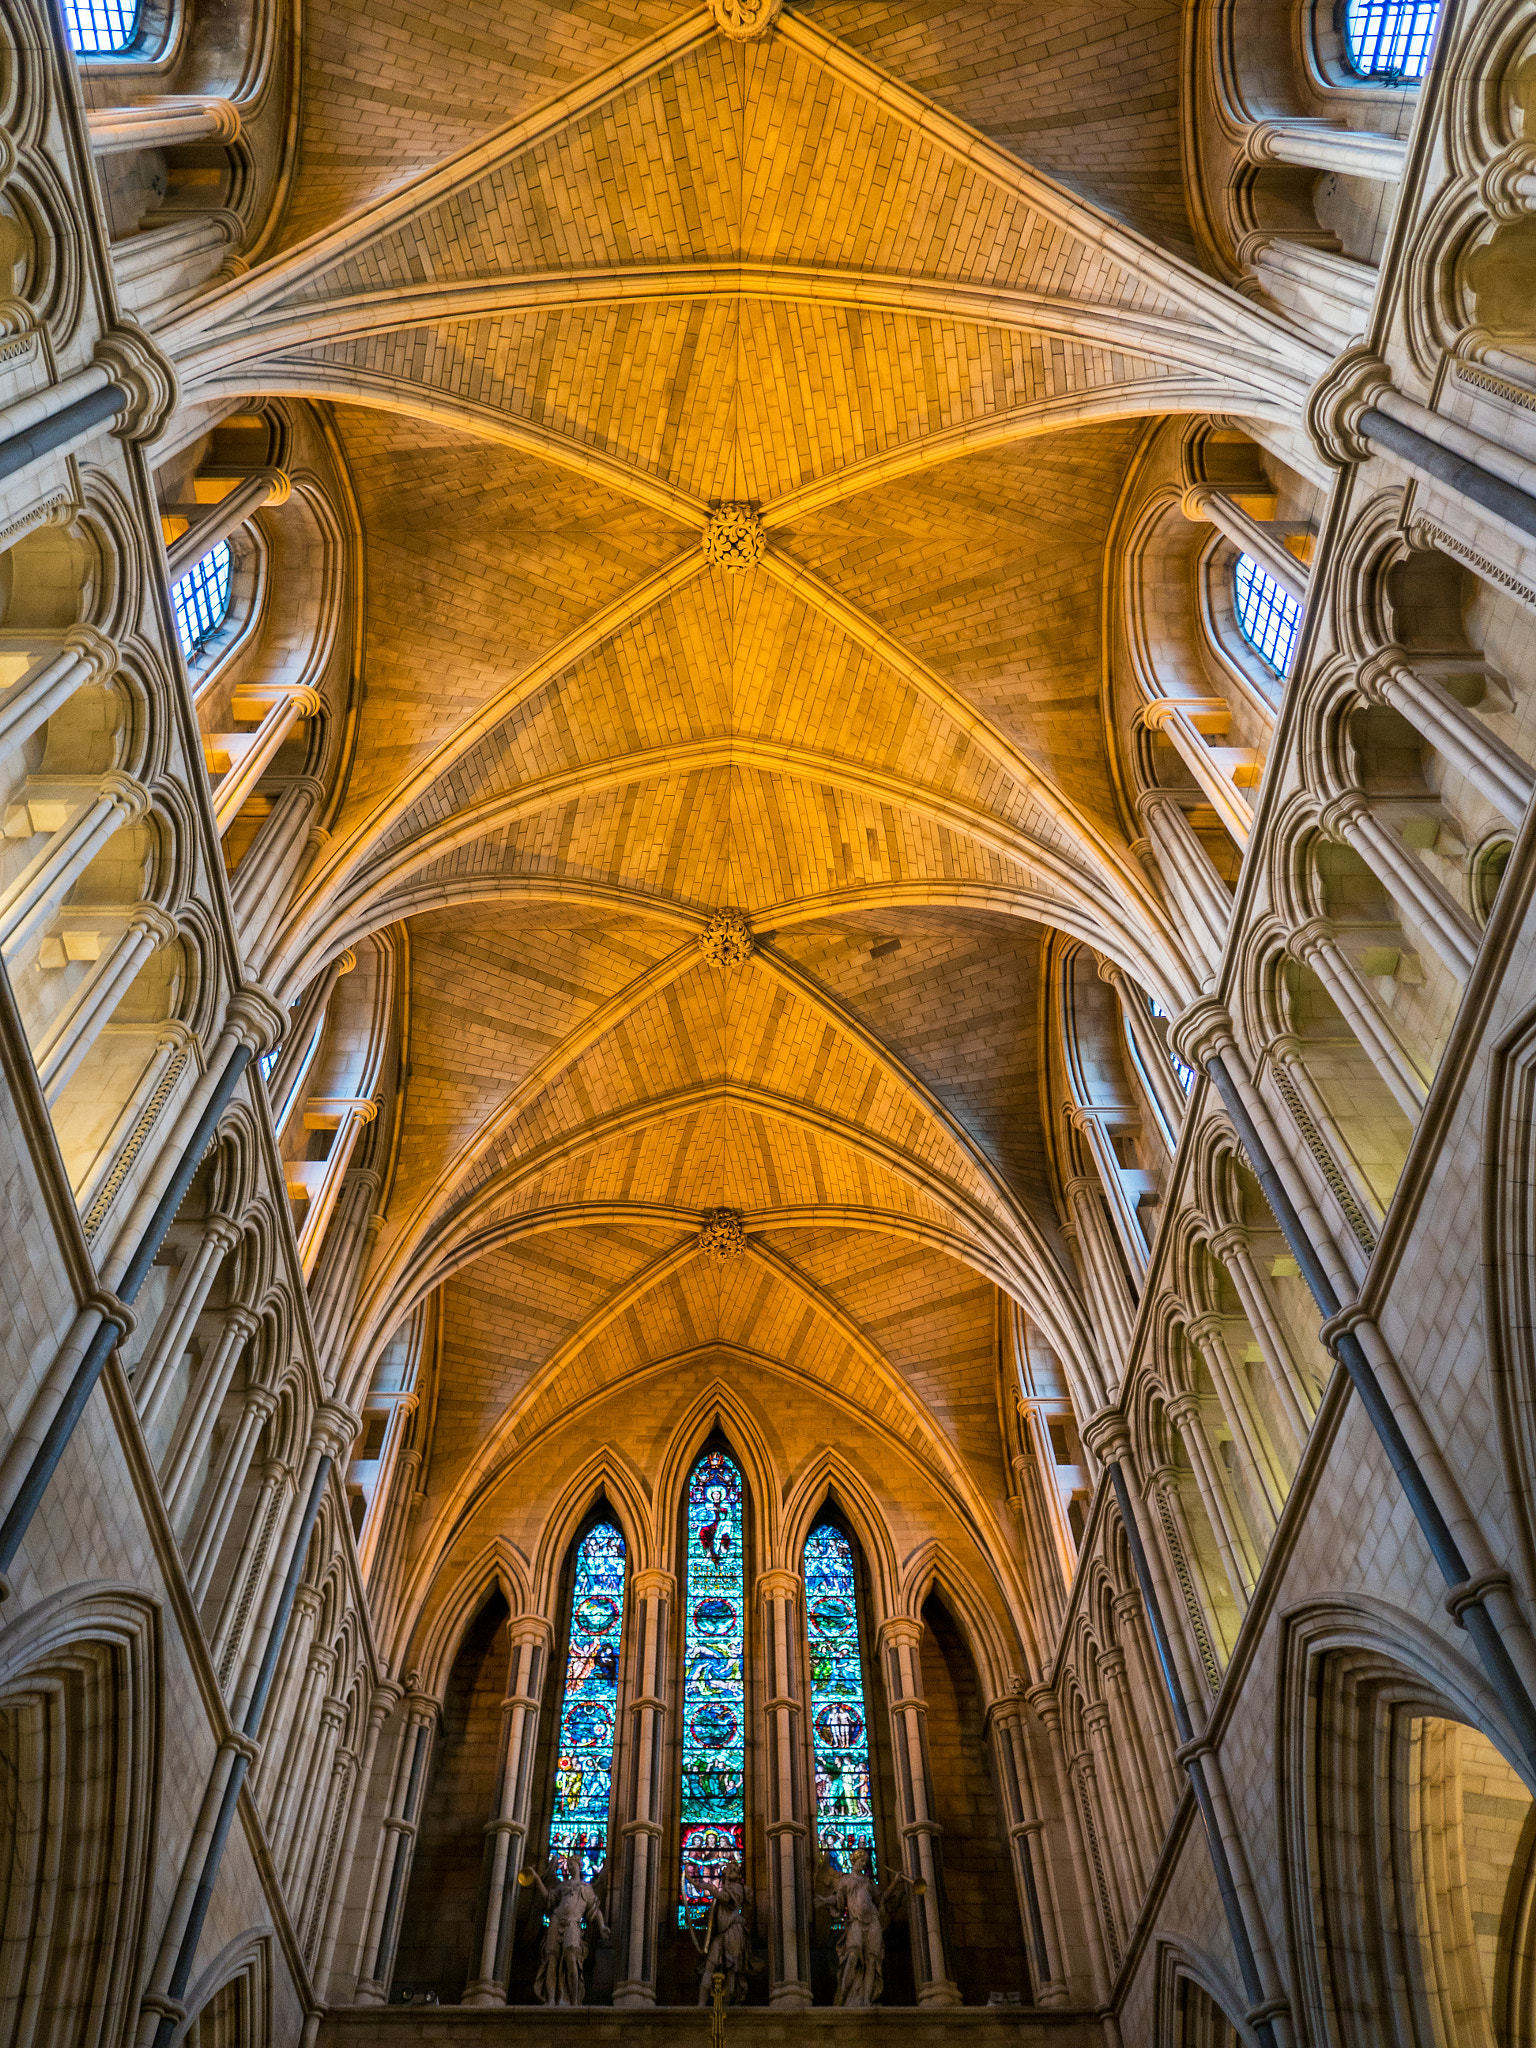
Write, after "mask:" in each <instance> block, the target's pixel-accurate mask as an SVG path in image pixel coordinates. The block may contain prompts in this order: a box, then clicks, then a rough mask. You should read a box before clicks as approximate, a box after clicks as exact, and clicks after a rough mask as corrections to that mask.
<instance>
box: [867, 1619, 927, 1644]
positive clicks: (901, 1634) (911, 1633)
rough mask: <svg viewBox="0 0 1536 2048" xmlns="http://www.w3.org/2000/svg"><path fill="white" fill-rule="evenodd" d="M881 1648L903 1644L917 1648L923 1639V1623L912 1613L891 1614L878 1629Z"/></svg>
mask: <svg viewBox="0 0 1536 2048" xmlns="http://www.w3.org/2000/svg"><path fill="white" fill-rule="evenodd" d="M878 1635H879V1641H880V1647H881V1649H882V1650H884V1649H888V1648H890V1647H892V1646H899V1645H903V1644H905V1645H906V1646H908V1647H909V1648H911V1649H914V1650H915V1649H917V1648H918V1647H919V1645H920V1644H921V1642H922V1640H923V1624H922V1623H921V1622H920V1621H919V1620H918V1619H917V1617H916V1615H912V1614H893V1615H892V1616H891V1618H890V1619H889V1621H882V1622H881V1624H880V1627H879V1630H878Z"/></svg>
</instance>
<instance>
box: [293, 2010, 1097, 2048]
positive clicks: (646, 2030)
mask: <svg viewBox="0 0 1536 2048" xmlns="http://www.w3.org/2000/svg"><path fill="white" fill-rule="evenodd" d="M710 2018H711V2015H710V2014H709V2013H708V2012H706V2011H701V2010H700V2009H699V2008H698V2007H697V2006H685V2005H656V2006H641V2007H635V2006H631V2007H628V2008H626V2009H623V2010H619V2009H617V2008H615V2007H612V2006H589V2007H588V2008H586V2009H585V2010H584V2011H580V2012H571V2011H563V2012H549V2011H545V2010H544V2009H543V2008H542V2007H539V2006H529V2005H502V2006H462V2005H393V2006H380V2005H373V2006H368V2005H354V2006H335V2007H333V2008H332V2009H331V2011H330V2012H328V2013H327V2014H326V2016H325V2018H324V2020H323V2021H322V2022H321V2026H320V2034H319V2040H318V2043H317V2048H342V2044H343V2043H345V2044H346V2048H370V2044H373V2043H375V2042H377V2043H378V2044H380V2048H406V2044H407V2043H419V2044H422V2048H426V2044H430V2043H436V2042H447V2041H457V2040H467V2039H468V2037H469V2036H470V2035H471V2034H474V2033H484V2034H490V2035H495V2036H500V2037H502V2038H504V2039H507V2040H511V2039H513V2038H514V2037H515V2038H516V2040H517V2041H518V2042H519V2043H527V2044H528V2048H542V2044H543V2043H546V2042H548V2043H560V2044H561V2048H570V2044H571V2043H573V2042H575V2041H577V2040H588V2041H592V2042H594V2043H599V2042H600V2043H602V2048H641V2044H643V2048H659V2044H660V2043H662V2042H668V2041H678V2042H685V2043H688V2044H690V2048H691V2044H693V2043H695V2042H697V2043H699V2044H701V2048H702V2044H703V2043H705V2042H707V2041H708V2039H709V2033H710ZM725 2030H726V2036H727V2040H729V2038H730V2037H731V2036H733V2035H734V2036H735V2037H736V2039H737V2041H738V2042H739V2043H740V2044H741V2048H747V2044H748V2043H750V2044H752V2048H776V2044H778V2043H780V2042H782V2043H785V2044H791V2043H797V2042H802V2041H804V2040H805V2039H806V2038H807V2037H808V2036H810V2037H815V2036H818V2035H821V2034H826V2035H827V2036H828V2037H829V2040H830V2038H831V2037H832V2036H833V2035H836V2036H837V2037H839V2038H841V2037H843V2036H845V2035H848V2034H857V2035H858V2037H859V2039H860V2041H861V2042H863V2043H864V2044H865V2048H885V2044H887V2043H888V2044H890V2048H944V2044H945V2043H946V2042H951V2041H953V2040H955V2039H956V2037H957V2036H963V2037H965V2038H967V2039H969V2038H970V2037H972V2036H974V2037H976V2039H977V2040H978V2041H983V2040H986V2039H987V2038H988V2037H989V2036H994V2035H995V2036H999V2037H1000V2036H1002V2035H1003V2034H1006V2035H1007V2038H1008V2043H1009V2048H1033V2044H1034V2043H1035V2042H1037V2041H1038V2042H1047V2041H1048V2042H1049V2043H1050V2048H1104V2033H1103V2029H1102V2028H1101V2026H1100V2024H1099V2022H1098V2020H1097V2019H1096V2018H1094V2017H1093V2015H1092V2014H1089V2013H1081V2012H1075V2013H1074V2012H1052V2011H1048V2010H1046V2009H1044V2008H1042V2007H1039V2006H1021V2007H1013V2006H986V2005H975V2006H951V2007H949V2008H948V2009H947V2010H945V2011H943V2012H925V2011H922V2010H919V2009H918V2008H915V2007H910V2006H897V2007H892V2008H891V2009H890V2010H888V2011H887V2010H884V2009H877V2010H875V2011H873V2012H841V2011H839V2010H838V2009H837V2008H836V2007H833V2006H813V2007H810V2008H809V2009H807V2010H804V2011H800V2012H794V2011H775V2010H774V2009H773V2008H772V2007H771V2006H768V2007H765V2006H748V2007H747V2008H745V2009H744V2010H740V2011H733V2012H731V2013H729V2014H728V2015H727V2018H726V2023H725Z"/></svg>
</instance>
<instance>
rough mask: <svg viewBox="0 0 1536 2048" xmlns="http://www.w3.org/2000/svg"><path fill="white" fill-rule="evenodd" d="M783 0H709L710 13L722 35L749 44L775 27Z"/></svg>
mask: <svg viewBox="0 0 1536 2048" xmlns="http://www.w3.org/2000/svg"><path fill="white" fill-rule="evenodd" d="M782 5H783V0H709V11H710V13H711V14H712V15H713V16H714V17H715V27H716V28H717V29H719V31H720V33H721V35H723V36H730V37H731V39H732V40H733V41H734V42H738V43H747V42H750V41H751V40H752V38H753V36H760V35H762V34H763V32H764V31H765V30H766V29H769V28H771V27H772V26H773V23H774V21H775V20H776V18H777V16H778V12H779V9H780V7H781V6H782Z"/></svg>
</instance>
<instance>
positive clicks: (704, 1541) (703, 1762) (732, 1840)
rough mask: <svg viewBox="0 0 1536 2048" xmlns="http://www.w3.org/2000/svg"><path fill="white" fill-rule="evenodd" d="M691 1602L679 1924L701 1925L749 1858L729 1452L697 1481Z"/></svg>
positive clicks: (703, 1466) (736, 1524) (739, 1588)
mask: <svg viewBox="0 0 1536 2048" xmlns="http://www.w3.org/2000/svg"><path fill="white" fill-rule="evenodd" d="M685 1603H686V1604H685V1609H684V1614H683V1788H682V1809H681V1813H682V1885H681V1890H680V1893H679V1900H678V1919H679V1921H680V1922H686V1921H690V1920H691V1921H694V1922H698V1921H700V1920H702V1919H703V1917H704V1915H705V1914H706V1913H707V1912H708V1910H709V1901H710V1898H711V1896H712V1894H713V1891H714V1886H715V1880H716V1879H717V1877H718V1876H719V1874H720V1872H721V1871H722V1870H723V1869H724V1868H725V1866H726V1864H727V1863H728V1862H729V1861H730V1860H731V1858H732V1857H733V1856H735V1857H738V1858H740V1859H741V1860H742V1862H743V1863H744V1862H745V1860H746V1859H745V1846H746V1805H745V1799H746V1778H747V1737H746V1720H747V1702H746V1691H745V1687H744V1685H743V1682H742V1652H743V1647H744V1641H745V1609H746V1596H745V1590H744V1579H743V1568H742V1555H741V1474H740V1472H739V1471H738V1470H737V1469H736V1466H735V1465H734V1464H733V1463H732V1461H731V1459H730V1458H729V1457H728V1456H727V1455H726V1453H725V1452H724V1451H706V1452H705V1453H704V1455H703V1457H702V1458H700V1460H699V1462H698V1463H697V1464H696V1465H695V1466H694V1468H693V1471H692V1473H691V1474H690V1475H689V1479H688V1567H687V1593H686V1595H685Z"/></svg>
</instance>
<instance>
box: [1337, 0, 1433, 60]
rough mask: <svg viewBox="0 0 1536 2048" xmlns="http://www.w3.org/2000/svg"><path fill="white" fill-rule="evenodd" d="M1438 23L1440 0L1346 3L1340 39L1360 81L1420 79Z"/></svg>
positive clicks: (1383, 0)
mask: <svg viewBox="0 0 1536 2048" xmlns="http://www.w3.org/2000/svg"><path fill="white" fill-rule="evenodd" d="M1439 19H1440V0H1348V5H1347V6H1346V7H1345V9H1344V35H1345V39H1346V41H1347V43H1348V45H1349V61H1350V65H1351V67H1352V69H1354V70H1355V71H1358V72H1359V74H1360V76H1361V77H1362V78H1402V79H1414V78H1422V77H1423V76H1424V74H1425V72H1426V71H1427V70H1428V69H1429V53H1430V50H1431V48H1432V47H1433V44H1434V40H1435V23H1436V22H1437V21H1438V20H1439Z"/></svg>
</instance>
